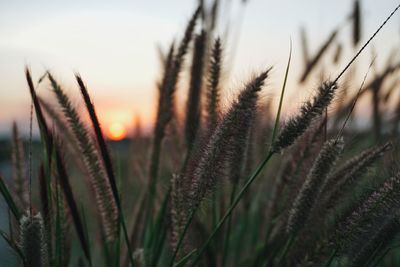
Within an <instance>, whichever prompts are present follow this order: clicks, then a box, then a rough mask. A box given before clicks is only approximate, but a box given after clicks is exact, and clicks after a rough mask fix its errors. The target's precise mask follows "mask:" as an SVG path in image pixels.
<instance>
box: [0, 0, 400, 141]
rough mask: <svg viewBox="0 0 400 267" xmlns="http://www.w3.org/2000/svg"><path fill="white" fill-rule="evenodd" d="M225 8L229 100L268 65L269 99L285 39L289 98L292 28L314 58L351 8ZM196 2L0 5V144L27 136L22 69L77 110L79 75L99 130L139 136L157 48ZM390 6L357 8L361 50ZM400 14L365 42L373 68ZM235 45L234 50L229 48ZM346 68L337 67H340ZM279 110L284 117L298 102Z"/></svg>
mask: <svg viewBox="0 0 400 267" xmlns="http://www.w3.org/2000/svg"><path fill="white" fill-rule="evenodd" d="M227 1H228V2H229V0H225V1H222V2H223V3H222V7H221V10H220V22H221V24H220V27H219V28H218V31H217V33H218V34H219V35H221V36H222V35H223V34H224V30H225V25H226V23H227V22H229V23H231V25H232V27H231V28H233V29H234V31H233V32H231V35H230V36H231V38H230V39H228V40H224V44H225V47H226V52H225V57H226V60H228V61H229V63H233V65H231V64H229V66H232V68H231V71H230V72H229V77H228V78H229V83H228V86H227V88H225V91H226V92H227V98H228V99H229V96H232V95H233V94H234V93H235V92H236V91H237V90H238V89H240V85H241V84H242V83H243V82H244V81H247V79H248V78H249V76H250V75H251V74H252V73H253V72H254V71H257V70H260V69H263V68H265V67H267V66H270V65H273V66H274V71H273V74H272V77H271V79H270V81H269V82H268V86H267V88H266V90H265V96H267V97H277V96H276V92H277V91H276V90H277V89H279V88H280V85H281V82H282V78H283V71H284V68H285V65H286V61H287V57H288V51H289V42H290V41H289V40H290V38H291V39H292V41H293V65H292V72H291V75H290V77H289V85H291V88H290V90H291V92H292V93H293V92H295V85H296V82H297V81H298V77H299V72H300V71H301V67H302V55H301V46H300V42H299V40H300V38H299V29H300V26H301V25H302V26H304V27H305V28H306V30H307V36H308V39H309V45H310V49H311V51H310V53H311V54H314V53H315V50H316V49H317V48H318V47H319V46H320V44H321V42H323V41H325V39H326V38H327V37H328V36H329V34H330V32H331V31H332V30H333V29H334V28H335V27H336V26H337V25H339V24H342V23H343V21H344V20H345V18H346V17H347V16H348V15H349V13H350V12H351V7H352V5H353V1H351V0H334V1H333V0H332V1H326V0H303V1H299V0H249V1H248V4H247V5H246V7H245V8H244V9H243V8H239V7H240V2H241V1H239V0H231V1H232V2H234V3H235V4H234V5H233V6H232V8H231V9H230V10H227V6H228V5H226V2H227ZM196 3H197V1H195V0H193V1H189V0H168V1H165V0H164V1H163V0H158V1H155V0H146V1H144V0H141V1H138V0H131V1H117V0H115V1H98V0H97V1H77V0H73V1H56V0H51V1H50V0H36V1H28V0H27V1H21V0H8V1H6V0H0V135H4V134H8V133H9V132H10V126H11V122H12V121H13V120H16V121H17V122H18V123H19V124H20V125H21V128H22V129H23V131H26V130H27V129H26V125H27V118H28V115H29V104H30V98H29V93H28V90H27V86H26V82H25V78H24V72H23V70H24V66H25V65H28V66H30V68H31V70H32V72H33V74H34V77H35V79H38V78H39V76H40V75H41V74H42V73H43V71H44V70H46V69H50V70H51V71H52V73H53V74H54V76H55V77H56V78H57V79H58V80H59V81H60V82H61V83H62V85H64V88H65V90H66V91H67V92H68V93H69V95H71V97H72V99H73V100H74V103H75V104H76V105H78V106H79V107H81V108H83V106H82V105H81V104H80V95H79V91H78V88H77V87H76V85H75V83H74V80H73V74H74V72H79V73H80V74H81V75H82V77H83V79H84V80H85V81H86V83H87V85H88V88H89V92H90V93H91V95H92V98H93V100H94V102H95V104H96V107H97V111H98V113H99V115H100V118H101V121H102V122H103V124H105V125H106V126H107V125H110V124H112V123H114V122H119V123H122V124H124V125H125V126H126V127H130V126H131V125H132V123H133V118H134V116H136V115H140V116H141V118H142V122H143V124H144V125H145V127H151V125H152V122H153V119H154V111H155V107H156V86H155V84H156V81H157V79H158V78H159V70H160V66H159V61H158V55H157V49H156V47H157V45H158V44H160V45H161V46H162V47H163V48H166V47H167V46H168V45H169V44H170V42H171V41H172V40H173V39H174V38H177V39H180V37H181V34H182V32H183V29H184V27H185V24H186V22H187V20H188V19H189V17H190V16H191V13H192V11H193V10H194V8H195V6H196ZM397 4H398V1H397V0H381V1H377V0H364V1H362V15H363V17H362V18H363V35H362V37H363V39H362V40H363V41H365V39H367V38H368V37H369V35H370V34H371V33H373V32H374V31H375V29H376V28H377V27H378V26H379V24H380V23H381V22H382V21H383V20H384V19H385V18H386V16H387V15H388V14H389V13H390V12H391V11H392V9H393V8H394V7H395V6H396V5H397ZM399 14H400V13H399ZM399 14H397V15H396V16H395V17H394V19H393V20H392V21H391V22H390V23H389V25H388V26H387V27H386V28H384V30H383V31H382V32H381V33H380V34H379V35H378V37H377V38H376V40H375V41H374V44H373V46H374V47H375V50H376V51H377V52H378V62H382V61H384V60H386V58H385V56H386V55H387V54H388V53H389V51H390V50H391V48H393V47H396V46H397V47H399V41H400V19H399V18H400V15H399ZM240 21H242V23H241V22H240ZM350 29H351V27H350V25H347V26H345V27H344V28H343V30H341V32H340V39H339V40H347V41H344V42H345V45H346V47H347V50H346V51H345V57H344V58H345V59H349V58H350V56H351V55H352V54H353V53H354V50H352V48H351V46H350V43H351V32H350ZM238 33H240V34H238ZM238 37H239V38H238ZM234 41H238V43H237V44H236V45H234V44H233V43H234ZM233 54H235V56H233ZM370 54H371V53H370V52H369V51H367V52H366V53H365V54H364V55H363V56H362V58H361V59H360V63H359V64H360V65H359V66H360V71H361V73H362V72H365V71H366V69H367V67H368V62H369V60H370V58H371V56H370ZM380 59H381V60H380ZM345 63H346V60H342V62H341V65H339V66H343V65H344V64H345ZM339 71H340V68H338V69H332V68H330V69H329V72H328V73H327V74H328V76H334V75H335V74H337V73H338V72H339ZM318 79H319V76H318V75H317V74H316V73H314V75H313V78H312V79H311V80H310V82H309V84H311V85H315V84H316V81H317V80H318ZM185 86H186V87H187V83H186V84H185V83H183V84H181V87H182V89H180V90H179V91H178V94H179V97H180V98H181V99H184V91H185ZM39 91H40V92H39V93H40V95H42V96H46V97H49V98H51V96H52V93H51V91H50V90H49V87H48V86H47V84H44V85H43V86H41V87H40V88H39ZM310 92H311V89H310V90H308V91H307V90H303V91H302V92H300V93H299V94H303V95H304V94H309V93H310ZM288 99H292V98H288ZM286 105H287V109H290V108H293V106H297V105H298V103H289V102H288V103H286Z"/></svg>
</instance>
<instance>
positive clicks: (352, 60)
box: [333, 4, 400, 84]
mask: <svg viewBox="0 0 400 267" xmlns="http://www.w3.org/2000/svg"><path fill="white" fill-rule="evenodd" d="M399 8H400V4H398V5H397V7H396V8H395V9H394V10H393V11H392V13H390V15H389V16H388V17H387V18H386V19H385V21H384V22H383V23H382V24H381V26H379V28H378V29H377V30H376V31H375V32H374V34H373V35H372V36H371V37H370V38H369V39H368V41H367V42H366V43H365V44H364V45H363V46H362V47H361V48H360V50H358V52H357V54H356V55H355V56H354V57H353V58H352V59H351V60H350V62H349V63H347V65H346V66H345V67H344V68H343V70H342V71H341V72H340V73H339V75H338V76H337V77H336V79H335V80H334V81H333V83H334V84H335V83H337V82H338V81H339V79H340V78H341V77H342V76H343V74H344V73H345V72H346V71H347V69H348V68H350V66H351V65H352V64H353V63H354V61H355V60H356V59H357V58H358V56H359V55H360V54H361V53H362V51H364V49H365V48H366V47H367V46H368V45H369V43H370V42H371V41H372V40H373V39H374V38H375V36H376V35H377V34H378V33H379V32H380V31H381V30H382V28H383V26H385V24H386V23H387V22H388V21H389V20H390V19H391V18H392V16H393V15H394V13H396V12H397V10H398V9H399Z"/></svg>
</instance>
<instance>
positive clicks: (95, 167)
mask: <svg viewBox="0 0 400 267" xmlns="http://www.w3.org/2000/svg"><path fill="white" fill-rule="evenodd" d="M48 77H49V79H50V82H51V85H52V88H53V91H54V93H55V95H56V97H57V100H58V102H59V104H60V106H61V107H62V109H63V112H64V115H65V117H66V118H67V120H68V123H69V126H70V128H71V130H72V132H73V133H74V136H75V138H76V142H77V143H78V146H79V148H80V151H81V153H82V155H83V157H84V161H85V165H86V168H87V170H88V173H89V175H90V182H91V185H92V187H93V189H94V192H95V197H96V203H97V208H98V209H99V212H100V215H101V218H102V221H103V226H104V230H105V233H106V236H107V241H113V240H114V239H115V237H116V234H117V225H118V223H117V220H118V209H117V206H116V202H115V200H114V197H113V193H112V190H111V186H110V184H109V181H108V179H107V175H106V172H105V169H104V166H103V165H102V162H101V159H100V157H99V154H98V152H97V150H96V148H95V146H94V144H93V140H92V139H91V138H90V137H89V136H90V135H89V133H88V131H87V129H86V128H85V126H84V124H83V122H82V121H81V120H80V118H79V116H78V113H77V112H76V110H75V109H74V108H73V106H72V104H71V102H70V100H69V99H68V97H67V95H66V94H65V93H64V92H63V90H62V89H61V87H60V86H59V85H58V84H57V82H56V81H55V80H54V78H53V76H51V74H50V73H49V74H48Z"/></svg>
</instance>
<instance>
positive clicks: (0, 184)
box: [0, 176, 22, 221]
mask: <svg viewBox="0 0 400 267" xmlns="http://www.w3.org/2000/svg"><path fill="white" fill-rule="evenodd" d="M0 193H1V194H2V196H3V198H4V200H5V201H6V203H7V205H8V207H9V208H10V210H11V212H12V214H13V215H14V217H15V218H16V219H17V221H19V219H20V218H21V214H22V213H21V211H20V210H19V209H18V207H17V205H16V204H15V201H14V199H13V197H12V195H11V194H10V191H9V190H8V188H7V186H6V184H5V183H4V180H3V178H2V177H1V176H0Z"/></svg>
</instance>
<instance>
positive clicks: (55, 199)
mask: <svg viewBox="0 0 400 267" xmlns="http://www.w3.org/2000/svg"><path fill="white" fill-rule="evenodd" d="M354 3H355V4H354V8H353V11H352V12H351V15H350V16H349V17H348V18H346V23H350V24H351V25H353V36H352V38H351V43H350V45H351V46H353V47H354V51H358V52H357V53H355V56H354V58H353V59H352V60H350V61H349V62H348V64H347V65H345V67H344V68H343V66H342V67H339V66H338V62H339V59H340V58H341V51H342V50H343V49H344V46H345V45H346V44H342V43H340V42H339V41H338V40H337V35H338V32H339V31H340V28H337V29H335V30H334V31H333V32H332V33H331V34H330V35H329V37H328V39H327V41H326V42H324V43H322V45H321V48H320V49H319V50H318V51H316V53H315V54H314V55H313V56H310V54H309V51H308V47H307V38H306V37H305V31H304V30H302V42H303V54H304V63H305V64H304V72H303V74H302V75H301V76H300V81H299V83H305V82H306V80H307V79H308V78H309V77H310V75H315V73H316V72H317V71H318V69H319V68H320V66H319V65H320V62H321V60H323V59H326V58H327V57H329V56H332V54H330V53H329V49H331V48H332V47H333V48H334V49H333V50H331V51H333V52H334V53H333V57H332V58H333V63H334V64H336V65H335V66H337V69H335V72H337V70H339V69H343V71H341V72H339V73H340V74H339V75H338V76H337V77H336V78H335V79H332V80H326V81H324V82H322V83H321V84H320V86H318V87H317V88H316V89H315V91H314V96H313V97H311V98H310V100H308V101H305V102H304V103H303V105H302V106H301V108H300V110H299V111H298V112H297V113H294V114H293V115H292V116H291V117H290V118H289V119H288V120H286V121H285V122H281V120H280V115H281V110H282V108H284V107H285V106H286V105H287V104H286V103H285V99H284V96H285V94H284V93H285V87H286V81H287V79H288V77H289V76H290V73H289V70H290V61H291V51H290V55H289V60H288V63H287V69H286V73H285V76H284V77H283V86H282V88H281V95H280V102H279V107H278V110H277V111H276V110H273V109H272V107H271V102H270V101H267V103H262V101H261V99H260V93H261V91H262V90H264V89H265V88H266V87H268V85H266V84H268V79H269V77H270V75H271V68H269V67H267V68H265V69H264V70H261V71H260V72H258V73H255V74H254V76H253V77H251V78H250V79H249V80H248V82H247V83H246V84H245V85H244V86H243V88H241V90H240V91H239V93H238V95H237V97H236V98H235V100H233V101H232V103H231V104H230V106H229V107H228V108H227V109H223V108H222V105H221V98H222V93H221V92H222V88H223V87H224V84H225V83H224V80H223V79H222V78H221V77H222V73H223V70H224V60H225V58H224V47H223V45H222V44H223V42H221V40H220V39H219V38H218V37H217V36H218V34H217V33H215V25H216V21H217V18H216V14H217V13H218V12H217V10H218V1H217V0H216V1H215V2H214V4H213V5H212V6H210V7H208V6H204V5H202V4H201V5H200V6H199V7H198V9H196V11H195V12H194V13H193V15H192V17H191V18H190V20H189V22H188V24H187V27H186V29H185V31H184V33H183V36H182V38H181V40H180V41H179V42H175V43H172V44H171V45H170V46H169V49H168V51H167V52H166V53H165V55H164V54H163V55H162V57H161V58H162V67H163V68H162V76H161V79H160V81H159V82H158V84H157V85H158V88H157V89H158V92H159V98H158V106H157V120H156V124H155V126H154V132H153V134H152V135H151V137H147V136H143V135H141V131H140V129H137V130H136V131H135V132H136V134H135V135H134V136H132V138H131V139H130V140H124V141H123V143H109V142H106V140H105V139H104V135H103V130H102V128H101V125H100V122H99V119H98V118H97V115H96V111H95V105H94V103H92V101H91V99H90V94H89V92H90V88H87V87H86V85H85V83H84V81H83V78H82V77H81V76H80V75H79V74H76V75H75V78H76V81H77V87H78V88H79V90H80V92H81V95H82V99H83V101H84V103H85V112H86V113H87V114H88V116H89V118H90V123H89V124H85V123H84V120H83V116H82V114H80V112H79V111H78V110H77V109H76V108H75V106H74V105H73V104H72V103H71V100H70V99H69V97H68V95H66V94H65V93H64V90H63V88H62V85H60V84H59V83H58V82H57V80H56V78H55V77H54V76H53V74H52V73H50V72H49V71H47V72H46V73H45V74H44V75H43V76H42V77H40V78H39V79H38V82H34V80H33V78H32V77H31V74H30V70H29V69H28V68H27V69H26V73H25V76H26V80H27V85H28V89H29V93H30V95H31V97H32V111H33V112H34V114H35V115H36V119H37V124H38V125H39V129H40V137H41V142H40V143H37V142H34V141H33V140H32V136H31V138H30V140H25V141H24V142H23V140H22V139H21V138H20V134H19V133H18V128H17V125H16V124H14V125H13V128H12V133H13V135H12V136H13V137H12V141H11V146H10V149H9V152H10V154H11V158H12V164H11V165H12V170H11V172H10V173H11V177H3V176H2V177H0V178H1V179H0V192H1V194H2V196H3V199H4V200H5V203H6V204H7V208H8V221H9V228H8V229H2V231H1V232H0V233H1V236H2V237H3V238H4V240H6V241H7V243H8V245H9V248H10V254H12V253H13V254H14V255H15V257H16V259H17V264H18V265H24V266H35V267H36V266H59V267H61V266H151V267H154V266H197V265H200V266H222V267H224V266H326V267H328V266H399V265H400V258H399V255H400V254H399V249H398V242H399V241H398V233H399V231H400V215H399V208H400V172H399V170H398V167H397V165H398V163H397V160H398V155H399V154H398V153H399V151H398V149H397V140H398V128H399V121H400V100H398V104H397V106H396V107H395V109H394V110H390V109H389V108H388V107H387V105H386V104H387V103H388V101H389V99H390V98H391V97H392V96H393V95H396V94H395V90H396V89H397V88H398V83H397V81H398V78H396V77H398V74H399V73H398V69H399V66H400V63H399V62H396V61H395V60H396V59H393V60H389V61H388V62H387V64H386V66H384V67H383V68H382V70H381V71H377V70H376V68H375V67H374V68H372V69H373V70H374V72H375V73H374V75H373V77H372V78H368V77H367V75H365V77H364V81H363V83H362V85H361V86H360V87H359V88H360V89H359V90H358V92H356V94H355V95H350V92H347V87H346V84H348V83H352V82H353V83H354V82H355V80H354V75H353V74H352V75H349V76H346V75H347V74H348V73H349V72H350V68H351V67H353V66H354V65H353V63H354V61H355V60H356V59H357V57H358V56H359V54H360V53H362V52H363V51H364V49H365V48H366V47H367V45H368V44H369V43H370V41H371V40H372V39H373V38H375V36H376V34H377V33H378V32H379V30H380V29H381V28H382V27H384V25H385V24H386V22H387V21H388V20H389V18H390V17H391V16H392V15H393V14H394V12H396V11H397V8H398V7H397V8H396V9H395V10H394V12H393V13H392V14H391V15H390V17H388V19H387V20H386V21H385V22H384V23H383V24H382V27H380V28H379V29H378V30H377V31H376V32H375V33H374V34H373V35H371V38H370V39H369V40H368V41H367V42H366V43H365V44H361V43H360V40H361V39H362V38H361V37H362V36H361V30H362V18H361V12H360V3H359V1H355V2H354ZM391 58H393V57H391ZM186 61H187V62H190V67H189V68H188V70H187V71H188V72H189V73H190V79H189V85H188V88H189V90H188V97H187V102H186V106H185V107H184V108H185V112H184V114H185V117H184V119H183V120H182V121H181V120H179V119H178V117H177V115H176V114H177V108H178V107H177V105H176V101H175V96H176V91H177V89H178V88H177V87H178V81H179V78H180V76H181V74H182V72H184V71H186V70H185V69H184V66H185V65H184V63H185V62H186ZM374 64H375V63H374V61H373V62H372V63H371V66H374ZM371 66H370V68H371ZM43 84H46V85H47V86H50V88H51V90H52V92H53V93H54V98H55V99H56V101H57V107H56V108H55V107H54V106H53V105H51V104H49V103H50V102H48V100H45V99H44V98H42V97H39V96H38V95H37V93H36V92H37V88H38V87H39V86H43ZM368 95H369V96H371V101H372V105H371V108H372V110H373V113H372V120H371V121H372V124H371V125H372V126H371V127H372V130H371V131H370V130H367V131H363V130H361V129H358V128H357V127H355V126H354V122H355V121H356V119H357V118H356V117H354V116H353V109H354V107H355V105H356V102H357V101H358V100H359V99H360V98H362V97H364V96H368ZM333 101H335V102H336V105H335V106H334V107H333V108H330V109H329V110H328V107H332V105H331V104H332V103H333ZM32 123H33V122H32ZM31 128H32V125H31ZM1 145H2V147H6V146H7V144H3V143H2V144H1ZM127 146H129V149H127ZM110 148H111V149H110ZM4 153H5V152H3V153H2V155H1V156H2V157H4ZM0 265H1V264H0Z"/></svg>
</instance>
